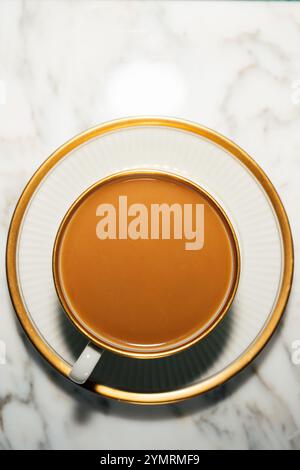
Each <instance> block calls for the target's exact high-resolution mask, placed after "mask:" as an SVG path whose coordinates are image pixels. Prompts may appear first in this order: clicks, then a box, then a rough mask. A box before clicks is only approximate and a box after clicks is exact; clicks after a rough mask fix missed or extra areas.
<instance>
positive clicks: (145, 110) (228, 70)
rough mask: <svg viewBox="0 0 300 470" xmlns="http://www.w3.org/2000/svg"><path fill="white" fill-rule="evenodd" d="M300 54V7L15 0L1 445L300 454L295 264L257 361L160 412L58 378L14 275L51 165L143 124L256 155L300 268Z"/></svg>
mask: <svg viewBox="0 0 300 470" xmlns="http://www.w3.org/2000/svg"><path fill="white" fill-rule="evenodd" d="M278 32H280V34H278ZM299 42H300V4H297V3H269V2H267V3H264V2H260V3H256V2H255V3H248V2H247V3H243V2H233V3H227V2H218V3H217V4H215V3H214V2H180V1H176V2H175V1H174V2H172V1H169V2H160V1H155V2H151V1H149V2H148V1H147V2H142V1H140V2H136V1H128V2H127V1H121V2H107V1H99V0H88V1H76V2H71V1H68V0H65V1H60V2H56V1H53V0H49V1H47V0H44V1H43V2H37V1H35V0H32V1H26V0H25V1H19V0H16V1H14V2H11V1H9V0H2V1H1V4H0V64H1V68H0V95H1V96H0V123H1V124H0V148H1V154H0V192H1V199H0V208H1V210H0V257H1V271H0V276H1V284H0V294H1V315H0V341H4V342H5V344H6V361H5V364H1V363H0V448H4V449H17V448H34V449H38V448H47V449H48V448H49V449H53V448H59V449H62V448H71V449H75V448H96V449H101V448H106V449H114V448H119V449H122V448H124V449H126V448H127V449H128V448H145V449H146V448H152V449H153V448H167V449H187V448H189V449H193V448H194V449H202V448H206V449H211V448H215V449H229V448H242V449H246V448H255V449H258V448H260V449H262V448H263V449H274V448H282V449H291V448H300V407H299V400H300V365H294V364H293V363H292V361H291V354H292V346H291V345H292V342H293V341H294V340H296V339H300V316H299V306H300V305H299V294H300V291H299V287H298V285H299V269H298V266H297V265H296V272H295V279H294V288H293V292H292V295H291V299H290V302H289V306H288V309H287V312H286V315H285V317H284V321H283V322H282V323H281V325H280V328H279V329H278V330H277V332H276V334H275V335H274V337H273V338H272V340H271V341H270V343H269V345H268V346H267V347H266V348H265V350H264V351H263V352H262V353H261V354H260V356H259V357H258V358H257V360H256V361H255V362H254V363H253V364H252V365H250V366H249V367H248V368H247V369H246V370H244V371H243V372H242V373H240V374H239V375H238V376H237V377H236V378H234V379H232V380H231V381H230V382H228V383H226V384H225V385H224V386H222V387H220V388H218V389H217V390H215V391H213V392H211V393H209V394H207V395H205V396H202V397H198V398H195V399H193V400H189V401H187V402H184V403H180V404H175V405H170V406H162V407H138V406H133V405H125V404H122V403H117V402H114V401H110V400H106V399H101V398H100V397H98V396H95V395H93V394H91V393H89V392H86V391H84V390H81V389H80V388H79V387H77V386H75V385H73V384H71V383H69V382H68V381H67V380H65V379H64V378H62V377H60V376H59V375H58V374H57V373H56V371H54V370H53V369H52V368H50V367H49V366H48V365H47V364H46V363H45V362H44V360H43V359H41V358H40V356H39V355H38V353H37V352H36V351H35V350H34V349H33V347H32V346H31V344H29V341H28V340H27V338H26V337H25V336H24V334H23V332H22V331H21V329H20V327H19V325H18V324H17V321H16V319H15V316H14V313H13V309H12V307H11V304H10V300H9V295H8V292H7V287H6V280H5V268H4V261H5V243H6V235H7V230H8V225H9V220H10V217H11V214H12V211H13V208H14V206H15V204H16V201H17V199H18V196H19V194H20V192H21V190H22V188H23V186H24V184H25V183H26V181H27V180H28V178H29V177H30V176H31V174H32V173H33V171H34V170H35V169H36V168H37V166H38V165H39V164H40V163H41V162H42V161H43V160H44V159H45V158H46V156H47V155H49V153H51V151H53V150H54V149H55V148H56V147H57V146H58V145H60V144H61V143H62V142H64V141H65V140H67V139H68V138H69V137H70V136H72V135H74V134H76V133H77V132H79V131H81V130H83V129H85V128H88V127H90V126H92V125H94V124H96V123H99V122H101V121H105V120H109V119H112V118H116V117H120V116H126V115H133V114H164V115H173V116H179V117H183V118H187V119H191V120H195V121H198V122H201V123H203V124H205V125H207V126H208V127H212V128H214V129H216V130H218V131H220V132H221V133H224V134H225V135H227V136H228V137H230V138H232V139H233V140H235V141H236V142H237V143H239V144H240V145H241V146H242V147H243V148H245V150H247V151H248V152H249V153H250V154H251V155H252V156H253V157H254V158H255V159H256V160H257V161H258V162H259V164H261V166H262V167H263V168H264V169H265V171H266V172H267V173H268V175H269V176H270V178H271V179H272V181H273V182H274V184H275V186H276V187H277V189H278V191H279V193H280V195H281V197H282V199H283V202H284V204H285V206H286V209H287V212H288V215H289V218H290V222H291V226H292V229H293V232H294V238H295V240H294V241H295V255H296V257H297V256H298V252H299V249H300V245H299V239H298V237H297V233H299V230H300V222H299V210H300V186H299V176H300V132H299V126H300V100H298V99H297V96H298V95H297V89H298V88H297V83H299V79H300V60H299ZM1 362H4V361H1Z"/></svg>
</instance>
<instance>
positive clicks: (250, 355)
mask: <svg viewBox="0 0 300 470" xmlns="http://www.w3.org/2000/svg"><path fill="white" fill-rule="evenodd" d="M136 126H147V127H149V126H156V127H169V128H175V129H179V130H182V131H186V132H190V133H192V134H195V135H199V136H201V137H203V138H206V139H207V140H209V141H211V142H213V143H215V144H216V145H219V146H220V147H222V148H223V149H225V150H226V151H228V152H229V153H230V154H231V155H233V156H234V157H235V158H236V159H237V160H239V161H240V162H241V163H242V164H244V165H245V166H246V167H247V169H248V170H249V171H250V172H251V173H252V175H254V176H255V178H256V179H257V181H258V182H259V183H260V184H261V186H262V187H263V189H264V191H265V193H266V195H267V196H268V198H269V201H270V203H271V204H272V207H273V209H274V212H275V214H276V216H277V218H278V222H279V226H280V231H281V237H282V244H283V258H284V259H283V269H282V281H281V288H280V292H279V294H278V297H277V301H276V304H275V305H274V309H273V312H272V313H271V315H270V317H269V320H268V321H267V322H266V324H265V326H264V327H263V329H262V330H261V332H260V333H259V335H258V336H257V338H256V339H255V341H253V343H252V344H251V345H250V346H249V347H248V349H247V350H246V351H245V352H244V353H243V354H242V355H241V356H239V357H238V358H237V359H236V360H235V361H234V362H232V363H231V364H229V365H228V366H227V367H226V368H225V369H223V370H221V371H220V372H218V373H217V374H216V375H214V376H213V377H210V378H207V379H206V380H204V381H202V382H200V383H196V384H193V385H190V386H187V387H184V388H181V389H179V390H173V391H168V392H159V393H137V392H129V391H125V390H118V389H114V388H112V387H108V386H105V385H101V384H96V383H94V382H92V381H88V382H87V383H86V384H85V385H84V387H85V388H88V389H89V390H92V391H94V392H96V393H98V394H100V395H103V396H106V397H108V398H114V399H116V400H121V401H126V402H129V403H138V404H145V405H146V404H148V405H151V404H152V405H154V404H164V403H171V402H177V401H180V400H184V399H186V398H191V397H194V396H196V395H199V394H202V393H205V392H207V391H209V390H212V389H213V388H215V387H217V386H219V385H221V384H223V383H224V382H225V381H226V380H228V379H230V378H231V377H233V376H234V375H235V374H237V373H238V372H239V371H241V370H242V369H243V368H244V367H246V366H247V365H248V364H249V363H250V362H251V361H252V360H253V359H254V358H255V357H256V356H257V355H258V353H259V352H260V351H261V350H262V348H263V347H264V346H265V345H266V343H267V342H268V340H269V339H270V338H271V336H272V334H273V333H274V331H275V329H276V326H277V325H278V323H279V320H280V318H281V316H282V314H283V312H284V308H285V306H286V304H287V301H288V297H289V294H290V290H291V285H292V278H293V266H294V252H293V241H292V234H291V229H290V225H289V221H288V217H287V214H286V212H285V209H284V207H283V204H282V202H281V199H280V197H279V195H278V194H277V191H276V189H275V188H274V186H273V184H272V183H271V181H270V180H269V178H268V177H267V175H266V174H265V173H264V171H263V170H262V169H261V168H260V166H259V165H258V164H257V163H256V162H255V161H254V160H253V159H252V158H251V157H250V156H249V155H248V154H247V153H246V152H245V151H244V150H242V149H241V148H240V147H239V146H238V145H236V144H235V143H234V142H232V141H231V140H229V139H227V138H226V137H224V136H222V135H221V134H219V133H218V132H216V131H213V130H212V129H209V128H207V127H204V126H201V125H199V124H196V123H193V122H190V121H185V120H182V119H175V118H161V117H133V118H124V119H119V120H115V121H110V122H107V123H104V124H101V125H98V126H96V127H93V128H91V129H88V130H87V131H84V132H82V133H80V134H78V135H76V136H75V137H73V138H72V139H71V140H69V141H68V142H66V143H65V144H63V145H62V146H61V147H59V148H58V149H57V150H56V151H55V152H54V153H52V155H50V157H49V158H48V159H47V160H46V161H45V162H44V163H43V164H42V165H41V166H40V167H39V168H38V170H37V171H36V172H35V173H34V175H33V176H32V178H31V179H30V181H29V182H28V184H27V186H26V187H25V189H24V191H23V193H22V194H21V197H20V199H19V201H18V203H17V206H16V208H15V211H14V214H13V217H12V220H11V224H10V228H9V232H8V239H7V249H6V270H7V280H8V287H9V292H10V296H11V299H12V303H13V305H14V308H15V310H16V313H17V316H18V318H19V320H20V322H21V324H22V326H23V328H24V330H25V332H26V333H27V335H28V336H29V338H30V340H31V341H32V343H33V345H34V346H35V347H36V348H37V350H38V351H39V352H40V353H41V354H42V355H43V357H44V358H45V359H46V360H47V361H48V362H49V363H50V364H51V365H52V366H53V367H55V368H56V369H57V370H58V371H59V372H60V373H61V374H63V375H64V376H65V377H68V375H69V373H70V371H71V365H70V364H68V363H67V362H65V361H64V360H62V359H61V358H60V357H59V356H58V355H57V354H56V353H55V352H54V351H53V350H52V348H51V347H50V346H48V345H47V344H46V343H45V342H44V340H43V338H42V337H41V336H40V335H39V333H38V331H37V330H36V328H35V326H34V324H33V323H32V321H31V320H30V318H29V316H28V313H27V311H26V307H25V305H24V303H23V301H22V296H21V290H20V286H19V284H18V275H17V248H18V237H19V232H20V227H21V224H22V220H23V217H24V214H25V212H26V208H27V206H28V204H29V202H30V200H31V197H32V195H33V194H34V192H35V190H36V189H37V187H38V186H39V184H40V182H41V181H42V180H43V178H44V177H45V176H46V175H47V173H48V172H49V171H50V170H51V169H52V168H53V167H54V166H55V165H56V164H57V163H58V162H59V161H60V160H61V159H62V158H63V157H64V156H65V155H67V154H68V153H69V152H71V151H72V150H73V149H75V148H76V147H78V146H80V145H82V144H83V143H85V142H87V141H88V140H90V139H93V138H95V137H97V136H100V135H103V134H106V133H108V132H112V131H117V130H120V129H125V128H130V127H136Z"/></svg>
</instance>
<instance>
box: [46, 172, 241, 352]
mask: <svg viewBox="0 0 300 470" xmlns="http://www.w3.org/2000/svg"><path fill="white" fill-rule="evenodd" d="M143 176H148V177H149V176H152V177H155V178H161V179H167V180H171V181H173V182H177V183H180V184H183V185H185V186H188V187H190V188H192V189H193V190H195V191H197V192H198V193H200V194H201V195H202V196H203V197H204V198H205V199H206V200H208V201H209V202H210V203H211V205H212V206H213V207H214V208H215V210H216V211H217V212H218V214H219V216H220V217H221V219H222V220H223V223H224V224H225V225H226V231H227V233H228V234H229V238H230V243H231V246H232V255H233V270H232V281H231V285H230V289H229V291H228V292H227V293H226V296H225V297H224V300H223V302H224V303H223V305H222V307H221V309H220V311H219V312H217V314H214V317H212V319H211V321H210V322H209V323H208V324H207V325H206V327H204V328H203V329H202V330H200V332H198V333H197V334H195V335H194V336H192V337H191V338H190V339H189V340H186V341H184V342H182V344H178V343H177V345H175V346H174V347H169V348H168V349H166V350H163V351H156V352H154V351H147V350H145V351H143V352H142V350H141V351H134V350H125V349H122V348H121V347H118V346H116V345H113V344H111V343H109V342H107V341H105V340H104V339H100V338H99V337H98V336H97V335H96V334H94V333H93V332H92V331H91V330H89V329H87V328H85V326H84V325H83V322H81V321H80V320H79V319H78V316H77V315H76V314H75V313H74V311H73V310H72V309H71V308H70V306H69V303H68V301H67V299H66V296H65V293H64V290H63V288H62V286H61V281H60V274H59V249H60V243H61V241H62V237H63V235H64V232H65V230H66V227H67V226H68V223H69V221H70V219H71V218H72V216H73V214H74V212H75V211H76V210H77V208H78V207H79V206H80V204H81V203H82V201H83V200H84V199H86V198H87V197H88V196H89V195H90V194H91V193H92V192H93V191H95V190H96V189H97V188H98V187H99V186H103V185H104V184H107V183H110V182H112V181H115V180H122V179H126V178H128V177H129V178H139V177H143ZM240 266H241V260H240V249H239V244H238V239H237V236H236V233H235V230H234V228H233V226H232V223H231V221H230V219H229V217H228V215H227V214H226V212H225V211H224V209H223V208H222V206H221V205H220V204H219V203H218V202H217V201H216V200H215V198H214V197H213V196H212V195H211V194H210V193H209V192H207V191H205V190H204V189H203V188H201V187H200V186H199V185H197V184H195V183H193V182H192V181H190V180H188V179H186V178H184V177H182V176H179V175H176V174H173V173H170V172H167V171H158V170H145V169H141V170H127V171H122V172H118V173H114V174H112V175H109V176H107V177H105V178H102V179H101V180H99V181H97V182H96V183H95V184H93V185H92V186H90V187H89V188H87V189H86V190H85V191H84V192H83V193H81V194H80V195H79V197H78V198H77V199H76V200H75V201H74V202H73V204H72V205H71V207H70V208H69V209H68V211H67V212H66V214H65V216H64V218H63V220H62V222H61V224H60V226H59V228H58V231H57V234H56V237H55V241H54V247H53V254H52V272H53V279H54V285H55V289H56V292H57V295H58V298H59V300H60V302H61V304H62V306H63V308H64V311H65V312H66V314H67V315H68V317H69V319H70V320H71V321H72V323H73V324H74V325H75V327H76V328H77V329H78V330H79V331H80V332H81V333H82V334H83V335H85V336H86V337H87V338H88V339H89V340H90V341H92V342H93V343H94V344H95V345H96V346H98V347H99V348H104V349H108V350H110V351H112V352H114V353H117V354H120V355H122V356H127V357H132V358H135V359H158V358H160V357H165V356H171V355H173V354H175V353H178V352H180V351H183V350H184V349H187V348H189V347H190V346H192V345H193V344H195V343H197V342H198V341H200V340H201V339H203V338H205V336H207V335H208V334H209V333H210V332H211V331H212V330H213V329H214V328H215V327H216V326H217V325H218V324H219V323H220V322H221V320H222V319H223V318H224V316H225V315H226V313H227V312H228V310H229V309H230V306H231V304H232V302H233V299H234V297H235V294H236V291H237V287H238V283H239V277H240Z"/></svg>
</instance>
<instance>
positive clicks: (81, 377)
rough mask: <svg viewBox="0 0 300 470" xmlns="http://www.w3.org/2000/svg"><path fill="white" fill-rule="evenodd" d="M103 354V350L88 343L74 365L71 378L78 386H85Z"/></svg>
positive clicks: (70, 374)
mask: <svg viewBox="0 0 300 470" xmlns="http://www.w3.org/2000/svg"><path fill="white" fill-rule="evenodd" d="M102 353H103V351H101V349H99V348H97V347H96V346H94V345H93V344H92V343H88V344H87V345H86V347H85V348H84V350H83V351H82V353H81V354H80V356H79V358H78V359H77V361H76V362H75V364H74V365H73V367H72V369H71V371H70V373H69V378H70V379H71V380H72V381H73V382H75V383H77V384H80V385H81V384H84V383H85V382H86V381H87V379H88V378H89V376H90V375H91V373H92V372H93V370H94V369H95V367H96V365H97V363H98V361H99V359H100V358H101V356H102Z"/></svg>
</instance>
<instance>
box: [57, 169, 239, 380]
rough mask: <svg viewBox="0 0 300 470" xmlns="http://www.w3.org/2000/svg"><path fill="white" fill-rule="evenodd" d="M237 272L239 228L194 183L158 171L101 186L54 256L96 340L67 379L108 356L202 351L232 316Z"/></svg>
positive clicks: (77, 318)
mask: <svg viewBox="0 0 300 470" xmlns="http://www.w3.org/2000/svg"><path fill="white" fill-rule="evenodd" d="M239 273H240V253H239V246H238V241H237V237H236V234H235V231H234V229H233V226H232V223H231V222H230V220H229V218H228V216H227V215H226V213H225V211H224V209H223V208H222V207H221V206H220V204H219V203H218V202H217V201H216V200H215V199H214V198H213V197H212V196H211V195H210V194H209V193H208V192H207V191H206V190H204V189H202V188H201V187H200V186H198V185H197V184H195V183H194V182H191V181H190V180H188V179H186V178H183V177H181V176H177V175H174V174H171V173H168V172H162V171H154V170H153V171H152V170H134V171H126V172H122V173H118V174H114V175H111V176H109V177H107V178H104V179H103V180H101V181H99V182H97V183H96V184H94V185H93V186H92V187H90V188H89V189H87V190H86V191H85V192H84V193H83V194H81V195H80V196H79V198H78V199H77V200H76V201H75V202H74V203H73V204H72V206H71V207H70V209H69V210H68V212H67V213H66V215H65V217H64V219H63V221H62V223H61V225H60V227H59V230H58V233H57V236H56V239H55V243H54V250H53V276H54V283H55V287H56V290H57V294H58V297H59V299H60V302H61V304H62V306H63V308H64V310H65V312H66V314H67V315H68V317H69V318H70V320H71V321H72V322H73V323H74V325H75V326H76V327H77V328H78V329H79V330H80V331H81V333H82V334H83V335H85V336H86V338H87V339H88V340H89V343H88V345H87V346H86V348H85V349H84V351H83V352H82V354H81V355H80V357H79V358H78V359H77V361H76V362H75V364H74V366H73V368H72V370H71V373H70V378H71V379H72V380H73V381H74V382H76V383H80V384H82V383H84V382H85V381H86V380H87V379H88V377H89V376H90V375H91V373H92V371H93V370H94V368H95V366H96V364H97V363H98V361H99V359H100V357H101V354H102V352H103V351H104V350H109V351H112V352H114V353H117V354H121V355H123V356H128V357H134V358H139V359H153V358H160V357H164V356H168V355H171V354H175V353H177V352H179V351H182V350H184V349H186V348H188V347H190V346H191V345H193V344H195V343H196V342H197V341H199V340H201V339H202V338H204V337H205V336H206V335H208V334H209V333H210V332H211V331H212V330H213V329H214V328H215V327H216V326H217V324H218V323H219V322H220V321H221V320H222V318H223V317H224V316H225V314H226V313H227V312H228V310H229V307H230V305H231V303H232V301H233V299H234V296H235V293H236V290H237V286H238V281H239Z"/></svg>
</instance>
